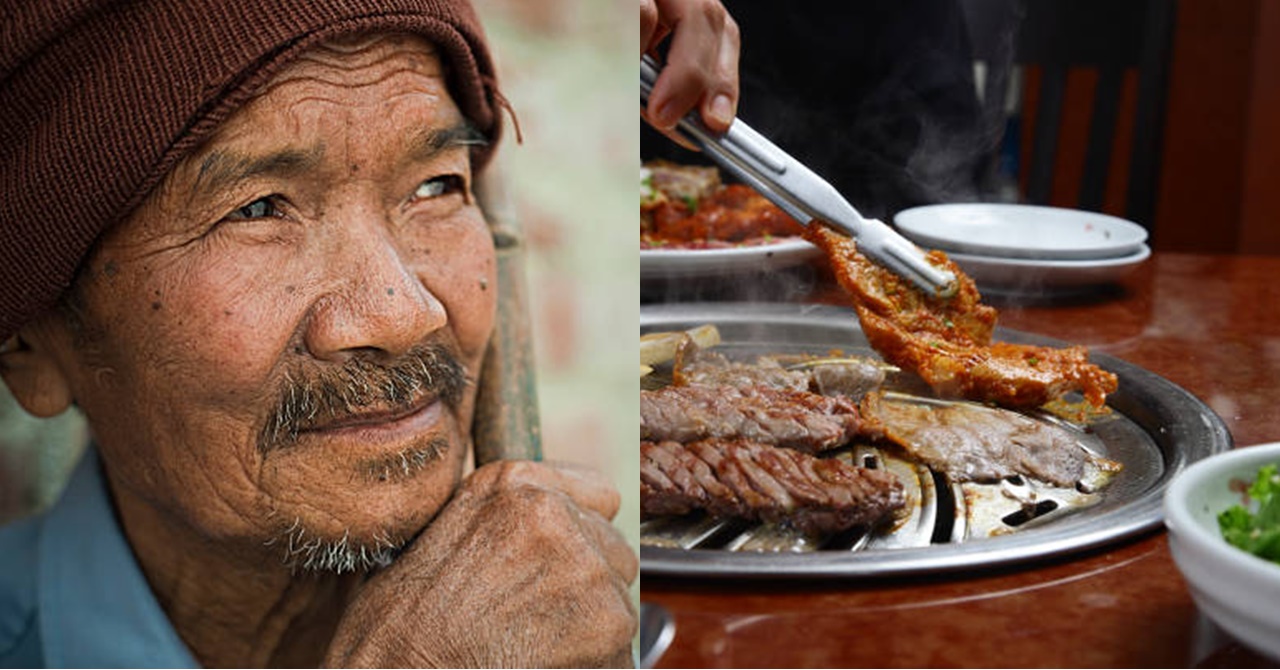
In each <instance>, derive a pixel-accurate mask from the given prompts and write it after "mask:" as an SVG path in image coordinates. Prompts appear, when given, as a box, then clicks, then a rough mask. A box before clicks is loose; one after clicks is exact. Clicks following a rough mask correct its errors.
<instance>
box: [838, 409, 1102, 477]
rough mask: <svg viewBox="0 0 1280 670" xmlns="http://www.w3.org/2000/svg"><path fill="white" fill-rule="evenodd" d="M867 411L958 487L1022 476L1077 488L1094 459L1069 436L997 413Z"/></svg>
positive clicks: (889, 435) (1019, 416)
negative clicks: (967, 483) (957, 482)
mask: <svg viewBox="0 0 1280 670" xmlns="http://www.w3.org/2000/svg"><path fill="white" fill-rule="evenodd" d="M863 407H864V409H865V410H866V411H867V413H868V414H869V415H871V416H875V417H876V418H877V419H878V420H879V421H880V422H881V423H882V424H883V426H884V429H885V436H886V437H887V438H888V439H889V441H891V442H894V443H896V444H898V445H899V446H901V447H903V448H904V449H906V450H907V451H908V452H910V453H911V454H912V455H913V456H915V457H916V458H918V459H919V460H920V461H921V462H923V463H925V464H926V465H928V466H929V467H931V468H933V469H935V470H938V471H940V472H944V473H946V474H947V476H948V477H950V478H951V479H952V480H955V481H980V482H981V481H995V480H998V479H1001V478H1004V477H1008V476H1011V475H1014V474H1020V475H1025V476H1027V477H1032V478H1034V479H1039V480H1041V481H1045V482H1049V483H1051V484H1054V485H1056V486H1072V485H1074V484H1075V483H1076V482H1077V481H1079V480H1080V478H1081V476H1082V475H1083V474H1084V468H1085V462H1086V460H1087V459H1088V458H1089V457H1090V455H1089V454H1088V452H1086V451H1085V450H1084V448H1082V447H1081V446H1080V444H1079V442H1078V441H1077V440H1076V439H1075V437H1074V436H1073V435H1072V434H1071V433H1070V432H1068V431H1067V430H1065V429H1063V428H1060V427H1058V426H1054V425H1052V424H1049V423H1045V422H1043V421H1036V420H1035V419H1032V418H1030V417H1028V416H1025V415H1023V414H1019V413H1017V412H1011V411H1009V410H1004V409H999V408H996V407H987V406H981V405H973V404H946V405H933V404H920V403H914V402H905V401H891V400H882V401H880V402H868V403H866V404H864V406H863Z"/></svg>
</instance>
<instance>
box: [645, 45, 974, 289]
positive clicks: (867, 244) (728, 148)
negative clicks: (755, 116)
mask: <svg viewBox="0 0 1280 670" xmlns="http://www.w3.org/2000/svg"><path fill="white" fill-rule="evenodd" d="M659 70H660V67H659V65H658V63H657V61H656V60H654V59H653V58H651V57H650V56H643V57H641V59H640V104H641V106H642V107H644V106H645V105H647V104H648V101H649V93H650V92H651V91H652V90H653V85H654V82H656V81H657V80H658V72H659ZM676 127H677V128H678V130H679V131H680V133H681V134H682V135H683V136H684V137H685V138H686V139H687V140H688V141H689V142H691V143H692V144H693V145H694V146H697V147H698V148H699V149H701V150H702V152H703V153H705V154H707V156H708V157H710V158H711V159H712V160H713V161H715V162H716V163H717V164H718V165H720V167H722V168H724V169H725V170H728V171H729V172H730V173H732V174H733V175H734V176H736V177H737V178H738V179H740V180H742V182H743V183H744V184H747V185H749V186H751V187H752V188H754V189H756V190H757V191H759V192H760V193H761V194H762V195H764V196H765V197H766V198H768V199H769V200H771V201H772V202H773V203H774V204H775V205H777V206H778V207H780V208H781V209H782V211H784V212H786V213H787V214H789V215H791V217H792V218H794V219H795V220H796V221H799V222H800V223H801V225H805V226H808V225H810V224H812V223H813V222H815V221H816V222H819V223H822V224H825V225H827V226H829V227H831V228H833V229H835V230H838V231H840V232H842V233H844V234H846V235H849V236H851V237H853V238H854V239H855V240H857V242H858V250H859V251H861V252H862V253H863V254H865V255H866V256H867V257H868V258H870V259H871V260H873V261H875V262H876V263H879V264H880V265H882V266H884V267H886V268H888V269H889V270H891V271H892V272H894V273H895V274H897V275H899V276H902V277H904V278H906V279H908V280H910V281H911V282H912V283H913V284H915V285H916V286H919V287H920V288H921V289H922V290H924V291H925V292H926V293H929V294H932V295H937V296H941V297H948V296H950V295H952V294H953V293H955V291H956V278H955V275H954V274H952V273H951V272H950V271H948V270H944V269H941V268H937V267H934V266H933V265H931V264H930V263H929V262H928V260H926V259H925V257H924V252H922V251H921V250H920V249H919V247H917V246H916V245H914V244H912V243H911V242H910V241H909V240H907V239H906V238H905V237H903V236H902V235H900V234H898V232H897V231H895V230H894V229H892V228H890V227H889V226H888V225H886V224H885V223H884V222H883V221H880V220H878V219H867V218H863V216H862V215H861V214H859V213H858V210H857V209H855V208H854V207H853V205H851V204H849V201H848V200H846V199H845V198H844V197H843V196H841V195H840V193H839V192H838V191H836V189H835V187H834V186H832V185H831V184H830V183H828V182H827V181H826V180H825V179H823V178H822V177H819V176H818V175H817V174H815V173H814V172H813V171H812V170H810V169H809V168H807V167H805V165H804V164H803V163H801V162H800V161H797V160H796V159H795V158H792V157H791V155H790V154H788V153H787V152H785V151H783V150H782V149H780V148H778V147H777V145H775V144H774V143H773V142H770V141H769V140H768V139H766V138H765V137H764V136H763V135H761V134H760V133H758V132H756V131H755V130H753V129H752V128H751V127H750V126H748V125H747V124H745V123H743V122H742V119H734V121H733V123H732V124H731V125H730V126H729V130H728V131H726V132H725V133H724V134H723V135H720V136H717V135H715V134H713V133H711V132H710V131H709V130H707V128H706V126H704V125H702V122H701V121H700V120H699V119H698V118H697V111H696V110H695V111H693V112H690V113H689V114H687V115H685V117H684V118H682V119H680V122H679V123H678V124H677V126H676Z"/></svg>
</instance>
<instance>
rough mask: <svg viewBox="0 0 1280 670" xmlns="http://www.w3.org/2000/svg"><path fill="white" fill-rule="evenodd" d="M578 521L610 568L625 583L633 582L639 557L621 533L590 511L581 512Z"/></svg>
mask: <svg viewBox="0 0 1280 670" xmlns="http://www.w3.org/2000/svg"><path fill="white" fill-rule="evenodd" d="M580 522H581V527H582V532H583V534H584V535H586V536H587V537H589V538H591V539H592V540H593V541H594V543H595V546H597V547H599V548H600V555H601V556H602V557H603V558H604V560H605V562H606V563H608V564H609V567H610V569H612V570H613V572H614V573H615V574H617V575H618V576H619V577H621V578H622V579H623V580H624V581H625V582H626V583H627V584H631V583H632V582H634V581H635V580H636V576H637V575H639V574H640V559H639V558H638V557H637V556H636V552H635V550H633V549H632V548H631V545H629V544H627V539H626V538H625V537H623V535H622V533H620V532H618V529H617V528H614V527H613V525H612V524H610V523H609V522H608V520H606V519H605V518H604V517H602V516H600V515H598V514H594V513H592V512H586V511H584V512H582V517H581V519H580ZM624 595H625V594H624Z"/></svg>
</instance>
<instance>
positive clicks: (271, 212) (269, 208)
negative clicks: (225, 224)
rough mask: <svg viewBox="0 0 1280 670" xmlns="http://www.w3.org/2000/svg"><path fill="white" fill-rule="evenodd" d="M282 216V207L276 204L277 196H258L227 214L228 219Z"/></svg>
mask: <svg viewBox="0 0 1280 670" xmlns="http://www.w3.org/2000/svg"><path fill="white" fill-rule="evenodd" d="M279 216H280V208H279V207H277V206H276V202H275V197H274V196H267V197H265V198H258V199H257V200H254V201H253V202H251V203H249V204H247V205H245V206H244V207H240V208H239V209H236V210H235V211H233V212H231V213H230V214H228V215H227V218H228V219H267V218H276V217H279Z"/></svg>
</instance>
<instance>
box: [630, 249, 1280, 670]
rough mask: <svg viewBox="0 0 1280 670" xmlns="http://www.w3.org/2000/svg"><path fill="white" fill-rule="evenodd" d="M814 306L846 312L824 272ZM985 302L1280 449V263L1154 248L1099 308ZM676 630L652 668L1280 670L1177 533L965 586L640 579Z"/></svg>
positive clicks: (1018, 324)
mask: <svg viewBox="0 0 1280 670" xmlns="http://www.w3.org/2000/svg"><path fill="white" fill-rule="evenodd" d="M806 299H808V300H813V301H819V302H842V301H843V298H842V297H841V296H840V294H839V293H838V290H837V289H835V288H834V287H833V286H831V285H830V284H829V283H828V281H827V278H826V277H824V278H823V280H822V281H820V282H819V284H818V285H817V287H816V288H815V290H813V291H812V292H811V293H810V294H809V295H807V296H806ZM989 302H991V303H992V304H994V305H995V306H996V307H998V308H999V309H1000V320H999V325H1001V326H1004V327H1007V328H1013V329H1016V330H1021V331H1027V332H1034V333H1040V334H1043V335H1048V336H1051V337H1055V338H1058V339H1061V340H1066V341H1069V342H1073V343H1078V344H1084V345H1087V346H1089V347H1090V348H1091V349H1092V350H1094V351H1099V352H1105V353H1107V354H1110V355H1112V356H1115V357H1118V358H1121V359H1123V360H1126V361H1128V362H1130V363H1134V364H1136V365H1139V366H1141V367H1143V368H1145V369H1147V370H1150V371H1152V372H1154V373H1156V374H1158V375H1160V376H1162V377H1165V378H1166V379H1168V380H1170V381H1172V382H1174V383H1175V384H1177V385H1179V386H1181V387H1183V388H1185V389H1187V390H1188V391H1190V392H1191V393H1193V394H1195V395H1196V396H1197V397H1199V398H1200V399H1201V400H1203V401H1204V402H1205V403H1206V404H1207V405H1209V406H1210V407H1211V408H1212V409H1213V410H1214V411H1215V412H1217V413H1218V414H1219V416H1221V417H1222V419H1223V421H1224V422H1225V423H1226V425H1227V427H1228V428H1229V429H1230V431H1231V434H1232V437H1233V438H1234V440H1235V444H1236V448H1242V447H1247V446H1248V445H1252V444H1258V443H1262V442H1268V441H1273V440H1280V409H1277V408H1276V407H1275V396H1276V395H1277V394H1276V391H1277V390H1278V389H1280V257H1276V256H1220V255H1193V254H1173V253H1157V254H1155V255H1153V256H1152V257H1151V258H1150V259H1149V260H1148V261H1147V262H1146V263H1144V264H1143V265H1142V266H1141V267H1139V268H1138V269H1137V270H1135V271H1134V272H1133V273H1132V274H1131V275H1129V276H1128V277H1126V278H1125V279H1124V280H1123V282H1122V283H1121V285H1120V286H1118V287H1117V290H1116V291H1114V292H1113V293H1109V294H1108V295H1106V296H1105V297H1101V298H1099V297H1094V298H1090V299H1079V300H1074V301H1060V302H1058V303H1055V304H1040V305H1031V304H1026V303H1023V304H1015V303H1012V302H1005V303H1001V302H1000V301H998V300H995V299H992V300H990V301H989ZM641 594H642V595H641V598H642V600H644V601H646V602H653V603H658V604H661V605H663V606H664V607H666V608H667V609H668V610H669V611H670V612H671V613H672V615H673V616H674V618H675V621H676V635H675V638H674V641H673V642H672V644H671V646H670V647H669V648H668V650H667V652H666V653H665V654H664V655H663V656H662V657H661V658H660V659H659V662H658V667H672V668H675V667H837V666H838V667H862V666H873V667H936V666H963V667H1054V666H1057V667H1135V666H1140V667H1271V666H1274V665H1275V664H1274V662H1271V661H1269V660H1267V659H1266V658H1265V657H1262V656H1260V655H1258V654H1255V653H1254V652H1252V651H1250V650H1249V649H1247V648H1245V647H1243V646H1242V645H1241V644H1239V643H1238V642H1236V641H1234V640H1233V639H1231V638H1230V636H1228V635H1227V634H1226V633H1224V632H1222V631H1221V630H1220V629H1218V628H1217V627H1216V626H1214V625H1213V624H1212V623H1211V622H1209V621H1208V620H1207V619H1206V618H1205V617H1204V616H1203V615H1202V614H1201V613H1200V612H1199V611H1198V610H1197V608H1196V606H1195V604H1194V602H1192V600H1191V596H1190V593H1189V592H1188V590H1187V586H1186V582H1185V581H1184V580H1183V578H1182V576H1181V574H1180V573H1179V572H1178V570H1177V567H1176V566H1175V565H1174V563H1173V559H1172V558H1171V556H1170V553H1169V547H1168V543H1167V538H1166V535H1165V533H1164V532H1163V531H1155V532H1152V533H1148V534H1146V535H1145V536H1142V537H1138V538H1134V539H1131V540H1128V541H1125V542H1121V543H1117V544H1113V545H1110V546H1108V547H1105V548H1103V549H1101V550H1096V551H1092V552H1089V553H1084V554H1073V555H1070V556H1066V557H1063V558H1059V559H1056V560H1054V561H1050V562H1039V563H1034V564H1027V565H1022V566H1015V567H1012V568H1000V569H992V570H989V571H975V572H969V573H963V574H958V575H947V576H934V577H919V578H902V579H875V580H849V581H844V580H834V579H831V580H822V581H789V582H773V583H764V582H757V581H732V580H724V581H721V580H707V579H698V580H693V579H680V578H656V577H649V576H642V579H641Z"/></svg>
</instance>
